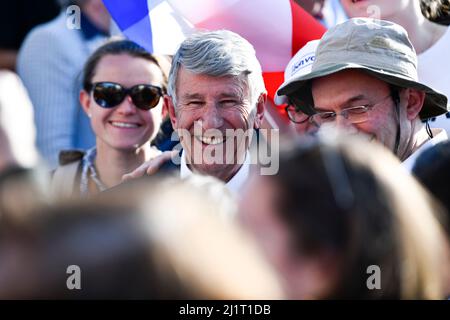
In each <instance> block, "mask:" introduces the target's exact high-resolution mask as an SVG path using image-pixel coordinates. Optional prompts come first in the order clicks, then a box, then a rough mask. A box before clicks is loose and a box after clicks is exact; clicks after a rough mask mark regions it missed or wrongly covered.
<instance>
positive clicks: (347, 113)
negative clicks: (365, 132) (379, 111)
mask: <svg viewBox="0 0 450 320" xmlns="http://www.w3.org/2000/svg"><path fill="white" fill-rule="evenodd" d="M389 97H391V94H389V95H388V96H386V97H384V98H383V99H381V100H380V101H378V102H377V103H374V104H368V105H364V106H356V107H350V108H345V109H343V110H341V112H334V111H325V112H317V113H314V114H313V115H311V116H310V118H309V121H311V122H314V123H316V124H317V125H319V126H320V125H322V124H324V123H330V122H333V121H335V120H336V117H337V116H338V115H340V116H342V117H344V118H345V119H346V120H348V121H349V122H350V123H361V122H365V121H367V120H368V119H369V111H370V110H372V109H373V108H374V107H375V106H377V105H379V104H381V103H382V102H384V101H385V100H386V99H387V98H389Z"/></svg>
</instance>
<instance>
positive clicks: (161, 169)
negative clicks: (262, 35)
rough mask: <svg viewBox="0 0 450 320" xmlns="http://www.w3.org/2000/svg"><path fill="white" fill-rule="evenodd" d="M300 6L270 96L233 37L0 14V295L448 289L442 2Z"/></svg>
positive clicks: (368, 295) (16, 11) (376, 0)
mask: <svg viewBox="0 0 450 320" xmlns="http://www.w3.org/2000/svg"><path fill="white" fill-rule="evenodd" d="M295 2H296V3H297V5H300V6H301V7H302V8H303V9H304V10H305V11H307V12H308V13H309V14H310V15H311V16H312V17H314V18H315V19H316V20H317V21H318V22H319V23H321V24H322V25H323V26H324V27H325V28H326V29H327V31H326V32H325V34H324V35H323V36H322V38H321V39H317V40H313V41H310V42H308V43H307V44H306V45H305V46H304V47H303V48H301V49H300V50H299V51H298V52H297V53H296V54H295V55H293V57H292V59H291V61H290V62H289V63H288V64H287V65H286V69H285V72H284V82H283V83H282V84H281V85H280V86H279V88H278V90H277V92H276V95H275V98H274V100H273V101H271V99H272V98H271V97H269V96H268V93H267V90H266V86H265V83H264V78H263V73H262V69H261V65H260V62H259V61H258V59H257V57H256V54H255V49H254V47H253V45H252V44H251V43H250V42H249V41H247V40H246V39H245V38H243V37H242V36H241V35H239V34H237V33H235V32H232V31H228V30H215V31H207V30H203V31H200V32H196V33H193V34H191V35H189V36H188V37H187V38H186V39H185V40H184V41H183V42H182V43H181V45H180V46H179V48H178V50H177V51H176V53H175V54H174V55H172V56H168V55H162V54H159V53H150V52H148V51H147V50H146V49H144V48H143V47H142V46H141V45H139V44H138V43H136V42H133V41H132V40H130V39H126V38H125V37H124V36H123V35H121V34H120V31H119V30H118V27H117V25H116V24H115V23H114V21H113V20H112V19H111V17H110V15H109V13H108V10H107V9H106V7H105V6H104V4H103V2H102V1H101V0H58V1H56V0H46V1H43V0H41V1H39V4H38V3H37V2H36V1H27V0H21V1H18V0H17V1H15V2H14V6H13V7H14V8H12V9H11V10H8V11H6V10H4V11H2V12H3V13H1V14H0V15H3V16H2V17H1V19H0V21H1V23H3V26H2V28H1V30H3V31H2V32H0V68H1V70H0V299H233V300H234V299H258V300H259V299H300V300H303V299H370V300H373V299H436V300H444V299H449V298H450V214H449V213H450V201H449V200H450V142H449V139H448V133H449V132H450V113H449V100H448V97H450V66H449V64H448V63H447V62H446V61H448V57H447V52H449V50H450V27H448V25H450V2H449V1H448V0H401V1H387V0H340V1H339V0H322V1H320V0H308V1H306V0H303V1H301V0H295ZM274 3H275V1H274ZM274 5H275V6H276V4H274ZM78 10H79V12H78ZM68 17H69V18H70V19H68ZM270 108H277V110H278V111H279V110H281V111H283V115H284V116H285V117H286V127H287V128H288V129H289V131H288V132H289V134H288V135H281V136H280V135H279V134H278V130H279V128H275V127H272V128H267V126H266V125H265V124H264V121H265V114H267V112H268V109H270Z"/></svg>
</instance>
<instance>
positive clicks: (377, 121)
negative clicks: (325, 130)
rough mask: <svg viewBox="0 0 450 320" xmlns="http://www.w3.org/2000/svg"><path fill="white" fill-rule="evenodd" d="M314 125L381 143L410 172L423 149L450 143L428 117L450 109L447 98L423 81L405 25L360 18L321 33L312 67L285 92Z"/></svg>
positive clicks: (280, 91)
mask: <svg viewBox="0 0 450 320" xmlns="http://www.w3.org/2000/svg"><path fill="white" fill-rule="evenodd" d="M277 93H278V95H280V96H283V95H285V96H287V98H288V99H289V100H290V101H291V102H292V103H293V104H295V105H296V106H297V107H298V108H299V109H301V110H303V111H304V112H305V113H307V114H312V115H311V116H310V118H309V119H310V120H309V121H311V122H313V123H315V124H317V125H319V126H323V125H325V124H333V125H336V126H338V127H340V128H345V129H346V130H347V131H349V132H351V133H357V134H363V135H365V136H367V137H368V138H369V139H370V140H376V141H378V142H380V143H382V144H383V145H385V146H386V147H387V148H388V149H390V150H392V152H393V153H394V154H395V155H397V157H398V158H399V159H400V160H401V161H403V164H404V166H405V167H406V168H407V169H411V168H412V167H413V165H414V162H415V159H416V158H417V156H418V155H419V153H421V152H423V151H424V150H425V149H428V148H429V147H432V146H433V145H434V144H436V143H438V142H441V141H444V140H448V137H447V134H446V133H445V131H444V130H442V129H430V128H429V126H428V124H423V123H422V120H426V119H429V118H432V117H436V116H438V115H441V114H443V113H445V112H447V98H446V97H445V96H444V95H443V94H441V93H439V92H437V91H435V90H433V89H432V88H430V87H428V86H426V85H424V84H422V83H420V82H418V78H417V55H416V52H415V51H414V48H413V46H412V44H411V42H410V40H409V39H408V35H407V33H406V31H405V29H403V27H401V26H399V25H397V24H395V23H392V22H388V21H383V20H377V19H370V18H354V19H350V20H348V21H346V22H344V23H342V24H339V25H337V26H335V27H334V28H331V29H329V30H328V31H327V32H326V33H325V34H324V36H323V37H322V39H321V41H320V43H319V45H318V47H317V50H316V56H315V61H314V63H313V65H312V69H311V72H310V73H308V74H306V75H300V76H297V75H295V74H294V75H293V76H292V77H291V78H290V79H288V80H287V81H285V82H284V83H283V85H282V86H281V87H280V88H279V89H278V92H277Z"/></svg>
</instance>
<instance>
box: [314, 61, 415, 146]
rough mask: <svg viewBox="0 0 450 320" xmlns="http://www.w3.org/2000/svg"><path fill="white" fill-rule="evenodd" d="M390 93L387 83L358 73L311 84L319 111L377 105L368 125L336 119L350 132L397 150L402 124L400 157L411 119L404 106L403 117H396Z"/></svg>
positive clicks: (401, 107) (338, 125) (330, 77)
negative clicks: (398, 126)
mask: <svg viewBox="0 0 450 320" xmlns="http://www.w3.org/2000/svg"><path fill="white" fill-rule="evenodd" d="M389 94H390V89H389V86H388V85H387V84H386V83H385V82H383V81H381V80H378V79H377V78H374V77H371V76H369V75H367V74H365V73H363V72H361V71H358V70H346V71H341V72H337V73H335V74H332V75H329V76H325V77H322V78H318V79H315V80H313V82H312V95H313V99H314V105H315V108H316V110H318V111H334V112H337V113H338V112H340V111H341V110H342V109H345V108H349V107H355V106H361V105H373V104H376V105H375V106H374V108H373V109H372V110H371V111H369V113H368V120H367V121H365V122H362V123H356V124H355V123H351V122H350V121H348V120H346V119H345V118H344V117H343V116H337V118H336V120H335V121H334V123H333V124H334V125H335V126H337V127H340V128H342V129H345V130H346V131H347V132H348V133H355V134H360V135H362V136H364V137H366V138H368V139H369V140H376V141H378V142H380V143H381V144H383V145H385V146H386V147H387V148H388V149H390V150H392V151H394V149H395V139H396V135H397V132H398V128H397V123H399V124H400V128H401V136H400V141H399V146H400V148H399V154H402V153H403V152H404V149H405V148H407V145H408V139H409V137H410V135H411V121H410V120H408V118H407V115H406V107H405V106H403V105H402V104H401V105H400V107H399V112H400V115H399V117H397V115H396V112H395V107H394V101H393V99H392V98H391V97H389ZM384 98H385V99H384ZM321 129H322V128H321Z"/></svg>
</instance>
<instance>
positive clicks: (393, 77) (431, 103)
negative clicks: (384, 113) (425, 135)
mask: <svg viewBox="0 0 450 320" xmlns="http://www.w3.org/2000/svg"><path fill="white" fill-rule="evenodd" d="M349 69H357V70H361V71H363V72H365V73H368V74H370V75H372V76H373V77H375V78H378V79H380V80H382V81H385V82H387V83H389V84H391V85H394V86H397V87H400V88H411V89H417V90H421V91H424V92H425V94H426V96H425V101H424V104H423V106H422V110H421V111H420V113H419V116H420V118H421V119H422V120H425V119H429V118H433V117H437V116H439V115H442V114H444V113H446V112H448V109H447V97H446V96H445V95H443V94H442V93H439V92H437V91H436V90H433V89H432V88H430V87H428V86H426V85H424V84H422V83H420V82H417V81H415V80H414V79H411V78H407V77H404V76H402V75H400V74H398V73H394V72H390V71H389V70H383V69H376V68H373V67H370V66H366V65H362V64H355V63H333V64H330V65H328V66H327V65H322V66H321V67H320V68H318V69H317V70H314V67H313V70H312V71H311V73H309V74H306V75H303V76H300V77H297V78H296V77H293V78H291V79H289V81H287V82H285V83H284V84H283V85H281V87H280V88H279V89H278V91H277V94H278V95H279V96H283V95H287V96H290V95H292V94H294V93H295V96H296V97H297V99H301V100H303V101H306V102H312V101H313V99H312V95H311V86H309V85H307V84H309V83H310V82H311V81H312V80H314V79H317V78H320V77H324V76H328V75H331V74H334V73H337V72H340V71H344V70H349Z"/></svg>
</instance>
